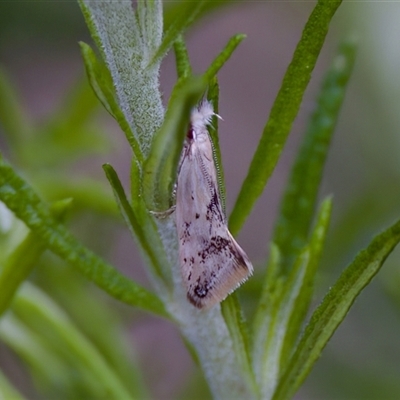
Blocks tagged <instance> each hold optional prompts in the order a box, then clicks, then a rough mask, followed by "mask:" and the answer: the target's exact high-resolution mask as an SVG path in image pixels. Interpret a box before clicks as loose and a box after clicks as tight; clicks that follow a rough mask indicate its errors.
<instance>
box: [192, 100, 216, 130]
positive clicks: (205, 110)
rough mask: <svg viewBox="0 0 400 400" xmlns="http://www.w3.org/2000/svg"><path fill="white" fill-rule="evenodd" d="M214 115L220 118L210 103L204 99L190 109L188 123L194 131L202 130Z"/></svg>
mask: <svg viewBox="0 0 400 400" xmlns="http://www.w3.org/2000/svg"><path fill="white" fill-rule="evenodd" d="M214 115H215V116H216V117H218V118H220V119H221V117H220V116H219V115H218V114H216V113H215V112H214V108H213V106H212V104H211V103H210V102H209V101H208V100H205V99H204V100H202V101H201V103H200V104H199V105H198V106H197V107H195V108H194V109H193V110H192V114H191V116H190V124H191V126H192V128H193V129H194V130H195V131H197V130H203V129H204V128H206V127H207V125H210V123H211V118H212V117H213V116H214Z"/></svg>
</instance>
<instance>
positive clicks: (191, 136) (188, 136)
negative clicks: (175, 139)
mask: <svg viewBox="0 0 400 400" xmlns="http://www.w3.org/2000/svg"><path fill="white" fill-rule="evenodd" d="M186 136H187V138H188V139H189V140H193V127H192V126H190V127H189V130H188V131H187V134H186Z"/></svg>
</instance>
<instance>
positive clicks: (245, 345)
mask: <svg viewBox="0 0 400 400" xmlns="http://www.w3.org/2000/svg"><path fill="white" fill-rule="evenodd" d="M221 312H222V315H223V317H224V320H225V323H226V326H227V327H228V330H229V333H230V335H231V338H232V342H233V348H234V351H235V354H236V357H237V358H238V362H239V365H240V369H241V371H242V372H243V374H244V375H245V377H246V379H247V383H248V385H249V387H250V388H251V392H252V393H253V394H254V396H255V397H256V398H257V397H258V388H257V384H256V381H255V377H254V373H253V370H252V367H251V356H250V345H249V334H248V331H247V324H246V321H245V319H244V316H243V313H242V309H241V307H240V303H239V301H238V299H237V295H236V293H232V294H231V295H230V296H228V298H227V299H226V300H225V301H223V302H222V304H221Z"/></svg>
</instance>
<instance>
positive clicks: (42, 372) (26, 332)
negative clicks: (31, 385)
mask: <svg viewBox="0 0 400 400" xmlns="http://www.w3.org/2000/svg"><path fill="white" fill-rule="evenodd" d="M0 339H1V341H2V342H3V343H5V344H6V345H7V346H8V347H9V348H10V349H12V350H13V351H14V352H15V353H16V354H17V355H18V356H19V358H20V359H21V360H22V361H23V362H24V363H25V364H26V365H27V366H28V367H29V368H30V370H31V374H32V377H33V378H34V379H35V381H36V383H37V384H38V385H40V386H41V387H44V386H47V387H49V386H50V387H56V388H57V389H58V391H59V390H60V389H59V388H60V387H61V388H63V393H64V394H67V393H68V391H67V388H68V386H69V381H70V380H71V379H72V377H71V374H68V372H69V371H68V367H67V366H66V365H65V363H63V362H62V361H61V360H60V358H59V357H58V356H57V355H56V354H55V351H54V349H52V348H51V347H50V345H49V342H48V341H46V340H44V339H43V337H41V336H40V335H39V334H37V333H36V332H33V330H32V329H30V328H28V327H27V326H26V325H25V324H24V323H22V322H21V321H20V320H19V319H18V318H16V317H15V316H14V314H13V313H7V315H5V316H4V318H2V319H1V321H0ZM78 367H79V366H78ZM74 373H75V374H76V368H75V369H74ZM75 380H76V375H75ZM69 393H71V392H69ZM71 395H72V393H71ZM12 399H13V397H12Z"/></svg>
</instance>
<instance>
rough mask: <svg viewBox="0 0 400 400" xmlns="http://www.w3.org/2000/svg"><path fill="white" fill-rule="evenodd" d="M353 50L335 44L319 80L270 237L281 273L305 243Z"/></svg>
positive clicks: (349, 44)
mask: <svg viewBox="0 0 400 400" xmlns="http://www.w3.org/2000/svg"><path fill="white" fill-rule="evenodd" d="M355 50H356V48H355V44H354V43H353V42H350V41H346V42H344V43H342V45H341V46H340V47H339V51H338V54H337V56H336V57H335V59H334V61H333V64H332V67H331V68H330V70H329V71H328V73H327V74H326V76H325V79H324V81H323V84H322V88H321V92H320V95H319V98H318V103H317V109H316V111H315V112H314V114H313V115H312V117H311V120H310V123H309V126H308V129H307V132H306V135H305V137H304V139H303V143H302V146H301V149H300V151H299V154H298V156H297V159H296V163H295V165H294V166H293V169H292V172H291V176H290V178H289V183H288V185H287V188H286V192H285V195H284V198H283V201H282V203H281V210H280V215H279V219H278V222H277V225H276V227H275V232H274V239H273V240H274V242H275V243H276V244H277V246H279V248H280V250H281V253H282V273H287V271H288V270H289V269H290V267H291V263H292V262H293V259H294V258H295V257H296V255H297V253H298V252H299V250H300V249H301V248H303V246H304V245H305V243H306V242H307V238H308V234H309V229H310V225H311V222H312V218H313V215H314V210H315V203H316V201H317V195H318V188H319V185H320V182H321V179H322V173H323V167H324V165H325V161H326V157H327V154H328V150H329V145H330V141H331V137H332V134H333V131H334V128H335V125H336V121H337V119H338V114H339V111H340V108H341V105H342V103H343V100H344V96H345V90H346V87H347V82H348V80H349V77H350V74H351V71H352V69H353V64H354V58H355Z"/></svg>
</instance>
